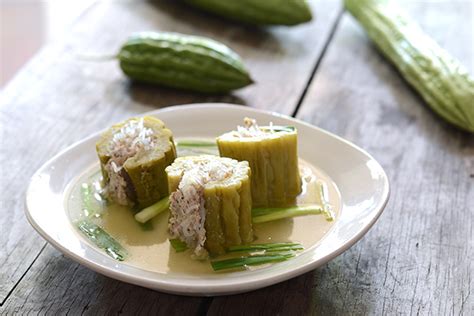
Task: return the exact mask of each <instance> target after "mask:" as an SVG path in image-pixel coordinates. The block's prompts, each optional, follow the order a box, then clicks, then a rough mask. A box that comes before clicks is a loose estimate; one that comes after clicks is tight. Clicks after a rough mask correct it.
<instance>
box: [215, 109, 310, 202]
mask: <svg viewBox="0 0 474 316" xmlns="http://www.w3.org/2000/svg"><path fill="white" fill-rule="evenodd" d="M217 145H218V147H219V153H220V155H221V156H223V157H230V158H233V159H237V160H239V161H248V162H249V165H250V168H251V169H252V201H253V207H281V206H289V205H293V204H295V203H296V197H297V196H298V194H300V193H301V177H300V173H299V168H298V152H297V131H296V129H295V128H294V127H289V126H258V125H257V123H256V121H255V120H253V119H249V118H245V119H244V126H238V127H237V130H236V131H232V132H229V133H226V134H224V135H221V136H219V137H218V138H217Z"/></svg>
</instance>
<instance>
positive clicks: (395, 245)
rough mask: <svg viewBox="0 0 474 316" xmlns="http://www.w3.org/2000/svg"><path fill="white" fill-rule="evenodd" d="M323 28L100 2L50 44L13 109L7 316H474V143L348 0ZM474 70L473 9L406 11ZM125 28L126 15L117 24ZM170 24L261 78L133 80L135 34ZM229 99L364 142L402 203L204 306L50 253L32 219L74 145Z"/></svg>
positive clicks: (3, 161) (17, 85)
mask: <svg viewBox="0 0 474 316" xmlns="http://www.w3.org/2000/svg"><path fill="white" fill-rule="evenodd" d="M311 3H312V6H313V11H314V12H315V13H316V20H315V21H314V22H312V23H310V24H307V25H302V26H299V27H295V28H282V27H272V28H266V29H260V30H259V29H255V28H249V27H242V26H240V25H237V24H232V23H230V24H229V23H227V22H226V21H223V20H221V19H218V18H214V17H211V16H208V15H205V14H201V13H197V12H194V11H190V10H187V9H184V8H183V7H181V6H180V5H178V4H175V3H173V1H154V2H139V3H137V2H134V3H130V2H124V1H121V2H99V3H97V4H96V5H94V6H93V7H91V8H90V9H89V10H88V11H87V12H86V13H85V14H84V15H83V16H81V18H80V19H79V20H78V21H77V22H76V24H75V25H74V27H73V28H72V29H71V31H70V36H69V37H68V38H66V39H65V40H64V41H63V42H60V43H55V44H53V45H51V46H48V47H46V48H44V49H43V50H42V51H41V52H40V53H39V54H38V55H37V56H36V57H35V58H34V59H33V60H32V61H31V62H30V63H29V64H28V65H27V66H26V67H25V68H24V69H23V70H22V71H21V72H20V74H19V75H18V76H17V77H16V78H15V79H14V80H13V81H12V82H11V83H10V84H9V85H8V86H7V87H6V88H5V90H4V91H3V92H2V95H1V101H0V131H1V133H0V136H1V147H0V148H1V149H0V153H1V156H0V166H2V167H1V169H0V171H1V178H2V181H1V191H0V192H2V195H1V203H2V204H1V209H2V211H3V213H2V215H3V216H0V230H1V234H0V314H10V313H12V314H13V313H20V314H23V313H29V312H31V313H34V314H36V313H41V314H65V313H69V314H72V315H76V314H81V313H86V314H90V315H97V314H121V313H122V314H127V315H128V314H166V315H174V314H176V315H185V314H200V315H201V314H206V313H207V314H210V315H221V314H236V315H237V314H283V315H299V314H321V315H333V314H356V315H362V314H376V315H381V314H432V315H451V314H453V315H454V314H456V315H473V314H474V298H473V296H474V294H472V293H471V292H472V291H474V281H473V278H474V263H473V262H474V229H473V226H474V225H473V222H474V137H473V136H471V135H468V134H464V133H462V132H459V131H456V130H453V129H451V128H450V127H449V126H447V125H446V124H445V123H443V122H442V121H440V120H439V119H438V118H437V117H436V116H434V115H433V114H432V113H431V111H430V110H429V109H428V108H427V107H426V106H425V105H424V103H423V102H422V101H421V100H420V98H419V97H417V96H416V94H415V93H414V92H413V91H412V90H411V89H410V88H409V87H408V86H407V85H406V84H405V82H404V81H403V80H402V79H401V78H400V76H399V75H398V74H397V72H396V71H395V70H394V68H393V67H392V66H390V65H389V64H387V63H386V61H385V60H384V59H383V58H382V57H381V56H380V54H378V53H377V51H376V50H375V49H374V47H373V46H372V44H371V43H370V42H369V41H368V39H367V37H366V35H365V34H364V33H363V31H362V30H361V28H360V27H359V26H358V25H357V24H356V23H355V22H354V20H353V19H352V18H351V17H350V16H349V15H348V14H347V13H344V14H342V15H341V14H340V12H341V6H340V3H339V2H337V1H312V2H311ZM406 8H407V10H408V11H409V12H410V13H411V14H412V15H414V16H416V17H417V20H418V21H419V23H420V24H421V25H422V26H423V28H424V29H425V30H426V31H427V32H428V33H429V34H430V35H431V36H433V37H434V38H435V39H436V40H437V41H438V42H439V43H440V44H441V45H442V46H443V47H445V48H446V49H447V50H448V51H449V52H450V53H452V54H453V55H454V56H455V57H457V58H459V59H460V60H461V61H462V62H463V63H464V64H465V65H467V66H468V68H469V69H470V71H471V73H474V61H473V56H474V48H473V38H474V32H473V23H474V22H473V21H474V17H473V10H474V5H473V2H472V1H436V2H433V1H416V2H406ZM117 21H119V22H117ZM469 26H471V27H469ZM149 29H153V30H166V31H178V32H183V33H194V34H199V35H206V36H211V37H213V38H215V39H217V40H219V41H222V42H224V43H226V44H228V45H229V46H231V47H232V48H234V49H235V50H236V51H237V52H238V53H239V54H240V55H241V56H242V58H243V59H244V61H245V63H246V64H247V65H248V68H249V69H250V71H251V73H252V74H253V76H254V78H255V80H256V81H257V84H255V85H253V86H251V87H248V88H246V89H242V90H240V91H237V92H235V93H233V94H231V95H226V96H204V95H196V94H191V93H182V92H178V91H175V90H171V89H164V88H155V87H151V86H145V85H136V84H130V83H129V82H128V81H127V80H126V79H124V78H123V76H122V75H121V74H120V72H119V70H118V69H117V66H116V64H115V63H114V62H110V63H104V64H90V63H84V62H79V61H77V60H76V59H75V58H74V54H75V53H96V52H97V53H100V52H107V53H109V52H111V50H112V51H113V50H115V49H116V48H117V47H118V46H119V45H120V43H121V42H122V41H123V39H124V38H125V37H126V35H127V34H129V33H130V32H133V31H139V30H149ZM209 101H222V102H231V103H239V104H246V105H249V106H254V107H260V108H265V109H269V110H272V111H277V112H280V113H284V114H289V115H296V116H297V117H298V118H300V119H302V120H305V121H308V122H310V123H312V124H315V125H317V126H320V127H322V128H324V129H327V130H329V131H331V132H334V133H336V134H338V135H340V136H342V137H345V138H347V139H349V140H350V141H353V142H355V143H356V144H357V145H359V146H361V147H363V148H364V149H366V150H367V151H369V152H370V153H371V154H372V155H374V157H375V158H376V159H377V160H378V161H379V162H380V163H381V164H382V166H383V167H384V168H385V169H386V171H387V173H388V175H389V178H390V181H391V188H392V194H391V199H390V202H389V204H388V206H387V208H386V210H385V212H384V214H383V215H382V216H381V218H380V219H379V221H378V222H377V223H376V225H375V226H374V227H373V229H372V230H371V231H370V232H369V233H368V234H367V235H366V236H365V237H364V238H363V239H362V240H361V241H360V242H358V243H357V244H356V245H355V246H353V247H352V248H351V249H350V250H348V251H346V252H345V253H344V254H342V255H341V256H339V257H338V258H336V259H334V260H332V261H331V262H329V263H328V264H326V265H324V266H322V267H321V268H319V269H316V270H314V271H312V272H310V273H307V274H305V275H302V276H300V277H297V278H295V279H292V280H288V281H286V282H283V283H280V284H277V285H274V286H271V287H268V288H265V289H261V290H257V291H254V292H250V293H246V294H241V295H235V296H227V297H216V298H190V297H179V296H174V295H168V294H163V293H159V292H153V291H150V290H147V289H143V288H140V287H136V286H132V285H128V284H125V283H122V282H119V281H115V280H112V279H109V278H106V277H104V276H101V275H99V274H96V273H94V272H92V271H90V270H88V269H86V268H84V267H82V266H80V265H78V264H76V263H74V262H72V261H71V260H69V259H66V258H64V257H63V256H62V255H61V254H60V253H59V252H58V251H56V250H55V249H54V248H52V247H51V246H50V245H47V244H46V243H45V242H44V240H43V239H42V238H41V237H39V235H37V234H36V233H35V232H34V230H33V229H32V228H31V227H30V226H29V224H28V223H27V222H26V219H25V217H24V213H23V208H24V202H23V200H24V193H25V189H26V186H27V183H28V179H29V178H30V177H31V175H32V174H33V172H34V171H35V170H36V169H37V168H38V167H40V166H41V165H42V164H43V163H44V162H45V161H46V160H47V159H49V158H50V157H51V156H53V155H54V154H55V153H56V152H58V151H59V150H61V149H63V148H65V147H66V146H68V145H70V144H71V143H73V142H75V141H77V140H79V139H81V138H83V137H85V136H87V135H88V134H90V133H92V132H94V131H96V130H98V129H102V128H104V127H106V126H108V125H109V124H111V123H113V122H116V121H119V120H121V119H123V118H126V117H129V116H132V115H134V114H137V113H141V112H144V111H148V110H152V109H155V108H158V107H164V106H168V105H172V104H180V103H189V102H209Z"/></svg>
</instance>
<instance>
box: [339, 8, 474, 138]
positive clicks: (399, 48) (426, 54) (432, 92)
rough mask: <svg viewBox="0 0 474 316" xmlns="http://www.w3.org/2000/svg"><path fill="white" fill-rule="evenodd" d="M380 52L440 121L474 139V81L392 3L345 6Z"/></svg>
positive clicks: (463, 68) (459, 64)
mask: <svg viewBox="0 0 474 316" xmlns="http://www.w3.org/2000/svg"><path fill="white" fill-rule="evenodd" d="M344 4H345V7H346V9H347V10H348V11H349V12H350V13H351V14H352V15H353V16H354V17H355V18H356V19H357V20H358V21H359V23H360V24H361V25H362V26H363V27H364V29H365V30H366V32H367V34H368V35H369V37H370V38H371V39H372V40H373V41H374V42H375V44H376V45H377V47H378V48H379V49H380V51H381V52H382V53H383V54H384V55H385V56H386V57H387V58H388V59H389V60H390V61H391V62H392V63H393V64H394V65H395V67H396V68H397V69H398V71H399V72H400V73H401V74H402V76H403V77H404V78H405V79H406V80H407V81H408V82H409V83H410V84H411V85H412V86H413V87H414V88H415V90H416V91H418V93H419V94H420V95H421V96H422V97H423V99H424V100H425V101H426V103H427V104H428V105H429V106H430V107H431V109H433V111H435V112H436V113H437V114H438V115H440V116H441V117H442V118H444V119H445V120H446V121H448V122H449V123H451V124H453V125H455V126H457V127H459V128H461V129H463V130H466V131H469V132H471V133H474V79H473V78H472V77H471V76H470V75H469V73H468V71H467V70H466V68H465V67H464V66H463V65H462V64H461V63H459V62H458V61H457V60H455V59H454V58H452V57H451V56H450V55H449V54H448V53H447V52H446V51H445V50H443V49H442V48H441V47H440V46H439V45H438V44H437V43H436V42H435V41H433V40H432V39H431V38H430V37H429V36H428V35H426V34H425V33H423V31H422V30H421V29H420V28H419V27H418V25H416V23H415V21H413V20H412V19H411V18H410V17H409V16H407V15H406V14H405V13H404V12H403V11H402V10H401V9H400V8H398V6H397V5H396V4H395V2H394V1H387V0H345V1H344Z"/></svg>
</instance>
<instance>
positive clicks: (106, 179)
mask: <svg viewBox="0 0 474 316" xmlns="http://www.w3.org/2000/svg"><path fill="white" fill-rule="evenodd" d="M96 150H97V154H98V156H99V159H100V166H101V171H102V176H103V189H104V192H105V195H106V196H107V198H108V199H109V200H111V201H113V202H115V203H117V204H120V205H128V206H133V207H138V208H144V207H147V206H150V205H152V204H153V203H155V202H157V201H159V200H160V199H162V198H164V197H166V196H168V181H167V176H166V172H165V168H166V167H167V166H168V165H170V164H171V163H172V162H173V161H174V159H175V158H176V149H175V145H174V142H173V135H172V133H171V131H170V130H169V129H168V128H166V127H165V125H164V123H163V122H162V121H160V120H159V119H157V118H155V117H151V116H145V117H143V118H131V119H128V120H126V121H124V122H122V123H119V124H116V125H114V126H112V127H111V128H109V129H108V130H107V131H106V132H105V133H103V134H102V136H101V138H100V140H99V141H98V142H97V144H96Z"/></svg>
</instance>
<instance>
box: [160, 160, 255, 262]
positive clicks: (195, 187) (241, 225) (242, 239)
mask: <svg viewBox="0 0 474 316" xmlns="http://www.w3.org/2000/svg"><path fill="white" fill-rule="evenodd" d="M166 172H167V174H168V184H169V191H170V192H171V194H170V218H169V231H170V234H171V236H172V238H178V239H180V240H181V241H183V242H185V243H186V244H187V246H188V247H189V248H190V249H192V250H193V252H194V256H195V257H197V258H205V257H206V256H207V254H208V252H209V253H210V254H212V255H214V254H222V253H224V252H225V249H226V248H227V247H229V246H232V245H239V244H242V243H250V242H252V241H253V232H252V214H251V209H252V197H251V193H250V168H249V165H248V163H247V162H246V161H243V162H238V161H237V160H234V159H230V158H222V157H217V156H211V155H201V156H187V157H181V158H177V159H176V160H175V161H174V163H173V164H172V165H171V166H169V167H168V168H166Z"/></svg>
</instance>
